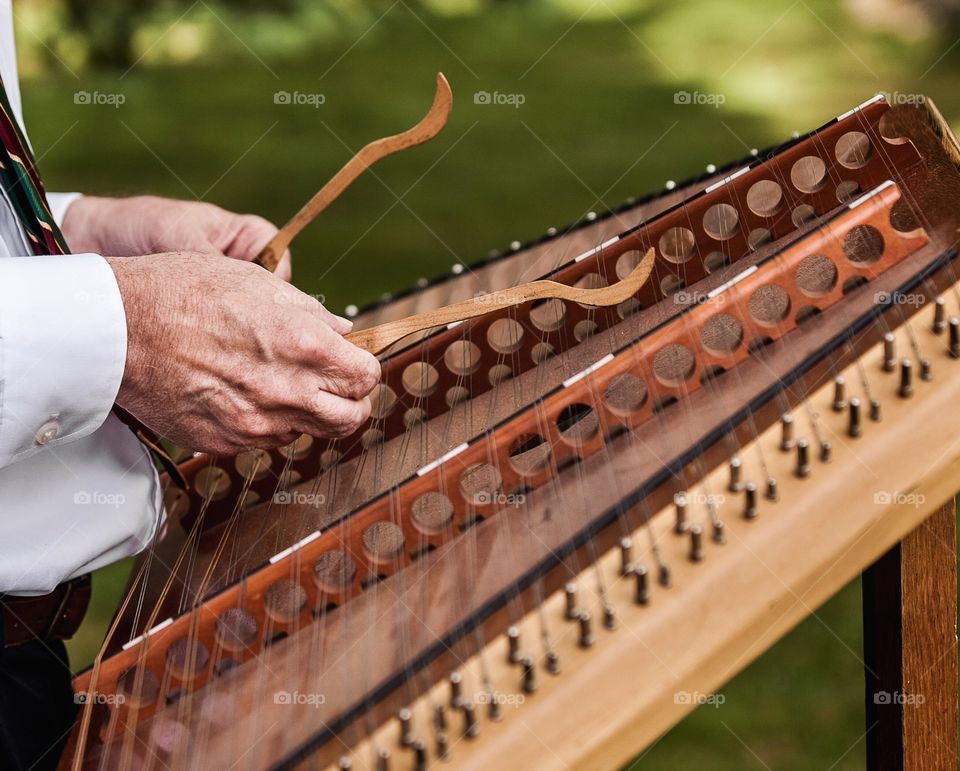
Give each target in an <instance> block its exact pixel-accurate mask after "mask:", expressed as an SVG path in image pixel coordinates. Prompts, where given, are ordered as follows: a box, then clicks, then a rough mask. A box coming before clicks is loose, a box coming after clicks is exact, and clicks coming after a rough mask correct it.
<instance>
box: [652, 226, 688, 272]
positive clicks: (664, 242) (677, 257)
mask: <svg viewBox="0 0 960 771" xmlns="http://www.w3.org/2000/svg"><path fill="white" fill-rule="evenodd" d="M696 243H697V241H696V239H695V238H694V235H693V231H692V230H690V229H689V228H681V227H674V228H670V229H669V230H668V231H667V232H666V233H664V234H663V235H662V236H660V241H659V247H660V254H662V255H663V258H664V259H666V260H669V261H670V262H673V263H676V264H678V265H679V264H681V263H684V262H687V260H689V259H690V258H691V257H693V251H694V248H695V247H696Z"/></svg>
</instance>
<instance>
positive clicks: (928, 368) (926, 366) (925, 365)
mask: <svg viewBox="0 0 960 771" xmlns="http://www.w3.org/2000/svg"><path fill="white" fill-rule="evenodd" d="M920 379H921V380H923V381H924V382H930V381H931V380H933V365H931V364H930V359H920Z"/></svg>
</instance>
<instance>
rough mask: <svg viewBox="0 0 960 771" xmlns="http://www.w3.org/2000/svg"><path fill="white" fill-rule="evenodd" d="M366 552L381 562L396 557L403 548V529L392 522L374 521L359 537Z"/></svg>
mask: <svg viewBox="0 0 960 771" xmlns="http://www.w3.org/2000/svg"><path fill="white" fill-rule="evenodd" d="M361 541H363V548H364V550H365V551H366V552H367V554H368V555H369V556H370V557H371V558H373V559H375V560H379V561H381V562H388V561H390V560H393V559H396V558H397V556H398V555H399V554H400V552H401V551H402V550H403V542H404V538H403V531H402V530H401V529H400V528H399V527H398V526H397V525H395V524H394V523H393V522H387V521H383V522H374V523H373V524H372V525H370V527H368V528H367V529H366V530H364V531H363V536H362V537H361Z"/></svg>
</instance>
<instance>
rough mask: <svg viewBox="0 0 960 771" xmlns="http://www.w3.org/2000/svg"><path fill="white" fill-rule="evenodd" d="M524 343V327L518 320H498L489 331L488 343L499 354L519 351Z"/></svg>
mask: <svg viewBox="0 0 960 771" xmlns="http://www.w3.org/2000/svg"><path fill="white" fill-rule="evenodd" d="M522 341H523V327H522V326H520V324H519V323H518V322H517V320H516V319H497V320H496V321H494V322H493V323H492V324H491V325H490V328H489V329H488V330H487V342H488V343H490V347H491V348H493V350H495V351H496V352H497V353H502V354H510V353H513V352H515V351H517V350H518V349H519V348H520V345H521V343H522Z"/></svg>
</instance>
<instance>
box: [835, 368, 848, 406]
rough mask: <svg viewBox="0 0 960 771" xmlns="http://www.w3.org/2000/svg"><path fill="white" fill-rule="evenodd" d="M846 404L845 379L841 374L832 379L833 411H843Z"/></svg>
mask: <svg viewBox="0 0 960 771" xmlns="http://www.w3.org/2000/svg"><path fill="white" fill-rule="evenodd" d="M846 406H847V381H846V379H845V378H844V377H843V375H837V376H836V377H835V378H834V379H833V411H834V412H843V410H844V408H845V407H846Z"/></svg>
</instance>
